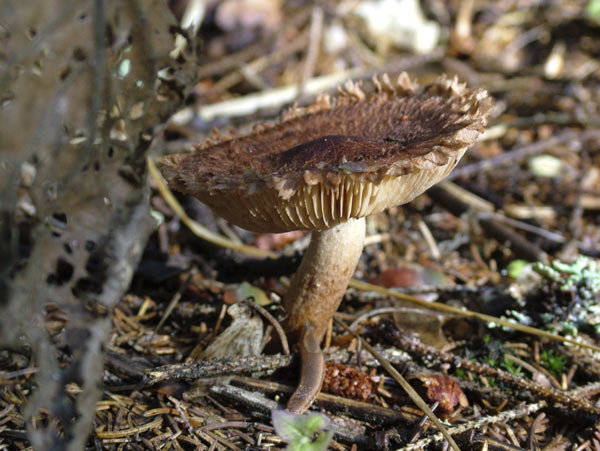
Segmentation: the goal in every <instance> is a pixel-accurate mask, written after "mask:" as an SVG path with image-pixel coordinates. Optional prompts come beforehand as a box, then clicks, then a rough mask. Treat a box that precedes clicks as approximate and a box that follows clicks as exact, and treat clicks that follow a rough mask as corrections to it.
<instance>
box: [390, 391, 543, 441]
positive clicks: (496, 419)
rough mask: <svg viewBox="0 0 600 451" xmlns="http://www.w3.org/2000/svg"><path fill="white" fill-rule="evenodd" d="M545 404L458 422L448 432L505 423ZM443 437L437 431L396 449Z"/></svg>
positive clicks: (453, 432)
mask: <svg viewBox="0 0 600 451" xmlns="http://www.w3.org/2000/svg"><path fill="white" fill-rule="evenodd" d="M546 406H547V403H546V402H545V401H540V402H537V403H534V404H528V405H526V406H523V407H519V408H517V409H514V410H509V411H507V412H502V413H500V414H498V415H495V416H490V417H483V418H478V419H476V420H471V421H468V422H466V423H464V424H460V425H458V426H455V427H452V428H450V429H449V430H448V432H450V433H451V434H452V435H458V434H462V433H463V432H467V431H469V430H471V429H481V428H483V427H484V426H487V425H489V424H496V423H500V422H502V423H505V422H507V421H510V420H514V419H516V418H520V417H524V416H525V415H530V414H532V413H534V412H537V411H538V410H540V409H543V408H544V407H546ZM443 439H444V437H443V436H442V434H440V433H437V434H435V435H432V436H430V437H426V438H423V439H421V440H419V441H418V442H415V443H411V444H410V445H408V446H405V447H403V448H399V449H398V451H416V450H421V449H424V448H425V447H426V446H427V445H430V444H431V443H434V442H439V441H441V440H443Z"/></svg>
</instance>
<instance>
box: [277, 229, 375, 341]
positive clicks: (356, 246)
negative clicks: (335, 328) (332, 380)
mask: <svg viewBox="0 0 600 451" xmlns="http://www.w3.org/2000/svg"><path fill="white" fill-rule="evenodd" d="M364 240H365V219H364V218H359V219H349V220H348V221H346V222H342V223H341V224H338V225H336V226H335V227H332V228H331V229H329V230H325V231H322V232H313V234H312V237H311V240H310V245H309V246H308V249H307V250H306V253H305V254H304V258H303V259H302V262H301V263H300V266H299V268H298V270H297V271H296V274H294V277H292V281H291V283H290V287H289V288H288V291H287V293H286V295H285V298H284V307H285V311H286V313H287V315H288V317H287V319H286V331H287V332H288V334H289V335H290V337H291V338H292V339H293V340H296V341H298V340H299V339H300V337H301V336H302V332H303V330H304V328H305V326H306V324H307V323H308V324H310V325H312V326H313V327H314V328H315V331H314V336H315V338H316V340H317V343H320V342H321V340H322V339H323V335H324V334H325V331H326V329H327V324H328V323H329V320H330V319H331V317H332V316H333V314H334V313H335V312H336V311H337V308H338V306H339V305H340V302H341V300H342V297H343V296H344V292H345V291H346V288H347V287H348V283H349V282H350V279H351V278H352V274H353V273H354V270H355V269H356V264H357V263H358V259H359V257H360V254H361V253H362V249H363V243H364Z"/></svg>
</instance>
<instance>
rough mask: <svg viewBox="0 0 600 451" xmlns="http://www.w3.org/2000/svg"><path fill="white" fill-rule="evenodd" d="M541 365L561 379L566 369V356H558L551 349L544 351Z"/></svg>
mask: <svg viewBox="0 0 600 451" xmlns="http://www.w3.org/2000/svg"><path fill="white" fill-rule="evenodd" d="M540 357H541V363H542V366H543V367H544V368H546V369H547V370H548V371H550V372H551V373H552V374H553V375H554V376H556V377H559V376H560V375H561V374H562V373H563V371H564V368H565V364H566V360H565V358H564V356H562V355H560V354H557V353H556V352H554V350H552V349H550V350H547V351H542V355H541V356H540Z"/></svg>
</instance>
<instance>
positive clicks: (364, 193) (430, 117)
mask: <svg viewBox="0 0 600 451" xmlns="http://www.w3.org/2000/svg"><path fill="white" fill-rule="evenodd" d="M373 85H374V88H375V89H374V90H373V92H372V93H371V94H365V92H364V91H363V90H362V89H361V87H360V85H359V84H357V83H353V82H350V81H349V82H347V83H346V84H345V85H344V88H343V89H340V90H339V93H338V95H337V96H335V97H333V98H332V97H330V96H327V95H323V96H320V97H319V98H318V99H317V101H316V102H315V103H314V104H312V105H310V106H308V107H304V108H297V107H292V108H291V109H290V110H289V111H287V112H286V113H285V114H284V115H283V116H282V118H281V120H280V122H278V123H276V124H264V125H262V124H261V125H257V126H255V127H254V130H253V132H252V134H250V135H248V136H243V137H230V136H218V137H217V142H212V141H207V142H206V143H205V144H203V145H202V146H201V147H199V148H198V149H197V150H196V151H195V152H193V153H189V154H177V155H171V156H168V157H164V158H163V159H162V160H161V161H160V162H159V167H160V168H161V171H162V173H163V175H164V176H165V178H166V179H167V181H168V183H169V185H170V186H171V187H172V188H173V189H175V190H178V191H182V192H184V193H188V194H192V195H194V196H196V197H197V198H198V199H200V200H201V201H202V202H204V203H206V204H207V205H208V206H210V207H211V208H212V209H213V210H214V211H215V213H216V214H218V215H219V216H221V217H223V218H225V219H227V220H229V221H230V222H232V223H234V224H237V225H239V226H240V227H243V228H246V229H248V230H252V231H256V232H284V231H289V230H298V229H305V230H325V229H328V228H330V227H333V226H334V225H336V224H339V223H340V222H343V221H346V220H348V219H350V218H360V217H363V216H367V215H370V214H373V213H377V212H380V211H382V210H385V209H386V208H389V207H392V206H395V205H400V204H403V203H406V202H409V201H410V200H412V199H413V198H415V197H416V196H418V195H419V194H421V193H422V192H424V191H425V190H427V189H428V188H429V187H430V186H432V185H434V184H435V183H437V182H438V181H440V180H441V179H443V178H444V177H445V176H447V175H448V174H449V173H450V171H451V170H452V169H453V168H454V167H455V166H456V164H457V163H458V161H459V160H460V158H461V157H462V156H463V154H464V152H465V151H466V149H467V148H468V147H469V146H471V145H472V144H473V143H474V142H475V141H476V140H477V138H478V137H479V135H480V134H481V133H482V132H483V129H484V127H485V124H486V122H487V117H488V115H489V112H490V110H491V107H492V101H491V99H490V98H489V97H488V96H487V93H486V92H485V91H483V90H477V91H472V90H469V89H467V87H466V85H465V84H461V83H459V82H458V80H457V79H456V78H454V79H448V78H447V77H446V76H445V75H444V76H442V77H440V78H439V79H437V80H436V81H434V82H433V83H430V84H428V85H424V86H418V85H417V84H416V83H415V82H414V81H412V80H410V78H409V77H408V75H407V74H406V73H402V74H401V75H400V76H399V77H398V80H397V81H396V82H395V83H392V82H391V81H390V79H389V77H388V76H387V75H383V76H382V78H381V80H379V79H377V78H373Z"/></svg>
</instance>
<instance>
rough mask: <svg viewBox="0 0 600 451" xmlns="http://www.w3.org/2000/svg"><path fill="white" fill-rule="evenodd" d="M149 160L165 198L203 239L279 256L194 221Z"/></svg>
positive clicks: (251, 252)
mask: <svg viewBox="0 0 600 451" xmlns="http://www.w3.org/2000/svg"><path fill="white" fill-rule="evenodd" d="M147 162H148V170H149V171H150V175H151V176H152V179H153V180H154V182H155V183H156V187H157V188H158V191H159V192H160V194H161V195H162V197H163V198H164V199H165V201H166V202H167V204H168V205H169V207H171V209H172V210H173V212H174V213H175V214H176V215H177V216H179V217H180V218H181V220H182V221H183V222H184V224H185V225H186V226H188V228H189V229H190V230H191V231H192V232H193V233H194V235H196V236H198V237H200V238H202V239H203V240H206V241H208V242H209V243H213V244H216V245H217V246H221V247H224V248H226V249H232V250H234V251H238V252H243V253H244V254H247V255H251V256H252V257H263V258H264V257H269V258H277V254H275V253H274V252H270V251H265V250H262V249H259V248H257V247H254V246H247V245H245V244H239V243H234V242H233V241H231V240H229V239H227V238H224V237H223V236H221V235H218V234H216V233H213V232H211V231H210V230H208V229H207V228H206V227H203V226H201V225H200V224H198V223H197V222H196V221H194V220H193V219H192V218H190V217H189V216H188V215H187V213H186V212H185V210H184V209H183V207H182V206H181V204H180V203H179V202H177V200H176V199H175V196H173V193H172V192H171V190H170V189H169V188H168V187H167V185H166V183H165V182H164V180H163V178H162V175H161V174H160V172H159V171H158V169H157V168H156V165H155V164H154V161H153V160H152V158H150V157H148V158H147Z"/></svg>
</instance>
